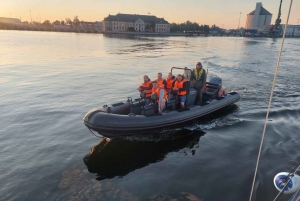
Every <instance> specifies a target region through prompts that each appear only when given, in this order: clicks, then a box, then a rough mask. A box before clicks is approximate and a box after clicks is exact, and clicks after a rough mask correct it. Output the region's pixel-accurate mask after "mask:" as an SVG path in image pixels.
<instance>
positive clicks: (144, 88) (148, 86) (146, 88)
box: [137, 75, 152, 105]
mask: <svg viewBox="0 0 300 201" xmlns="http://www.w3.org/2000/svg"><path fill="white" fill-rule="evenodd" d="M143 79H144V82H143V83H142V85H141V86H140V87H139V88H137V90H138V91H139V92H144V93H145V102H146V105H149V103H150V97H151V93H152V81H151V80H150V79H149V77H148V76H147V75H144V76H143Z"/></svg>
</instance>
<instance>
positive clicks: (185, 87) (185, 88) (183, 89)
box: [178, 82, 188, 91]
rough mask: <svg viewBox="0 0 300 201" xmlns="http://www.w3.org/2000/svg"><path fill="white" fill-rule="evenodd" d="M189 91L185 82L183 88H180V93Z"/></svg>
mask: <svg viewBox="0 0 300 201" xmlns="http://www.w3.org/2000/svg"><path fill="white" fill-rule="evenodd" d="M187 89H188V86H187V82H184V83H183V86H182V88H179V89H178V91H187Z"/></svg>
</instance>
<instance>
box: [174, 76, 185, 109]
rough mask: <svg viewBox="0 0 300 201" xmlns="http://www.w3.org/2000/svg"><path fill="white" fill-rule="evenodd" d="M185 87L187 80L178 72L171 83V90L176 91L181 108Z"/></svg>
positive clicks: (183, 105)
mask: <svg viewBox="0 0 300 201" xmlns="http://www.w3.org/2000/svg"><path fill="white" fill-rule="evenodd" d="M187 87H188V85H187V80H186V79H185V78H184V77H183V76H182V75H181V74H178V75H177V77H176V81H175V82H174V85H173V90H175V91H178V93H177V95H178V98H179V100H180V105H181V108H184V107H185V100H186V92H187V90H188V88H187Z"/></svg>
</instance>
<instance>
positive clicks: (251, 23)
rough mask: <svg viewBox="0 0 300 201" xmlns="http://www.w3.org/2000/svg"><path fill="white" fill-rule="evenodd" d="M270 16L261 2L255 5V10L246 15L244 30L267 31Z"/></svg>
mask: <svg viewBox="0 0 300 201" xmlns="http://www.w3.org/2000/svg"><path fill="white" fill-rule="evenodd" d="M271 20H272V14H271V13H270V12H269V11H267V10H266V9H265V8H264V7H263V5H262V3H261V2H258V3H256V7H255V10H254V11H252V12H251V13H249V14H248V15H247V19H246V25H245V29H257V30H264V29H269V27H270V24H271Z"/></svg>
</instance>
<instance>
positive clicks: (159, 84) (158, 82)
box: [156, 78, 165, 89]
mask: <svg viewBox="0 0 300 201" xmlns="http://www.w3.org/2000/svg"><path fill="white" fill-rule="evenodd" d="M164 80H165V79H163V78H161V79H160V80H158V79H156V82H157V84H158V87H159V88H162V89H164V88H165V85H164V83H163V82H164Z"/></svg>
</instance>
